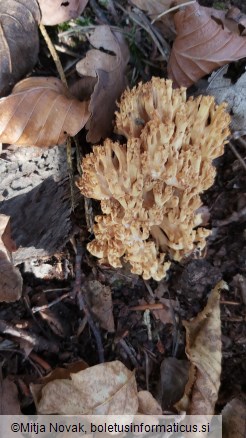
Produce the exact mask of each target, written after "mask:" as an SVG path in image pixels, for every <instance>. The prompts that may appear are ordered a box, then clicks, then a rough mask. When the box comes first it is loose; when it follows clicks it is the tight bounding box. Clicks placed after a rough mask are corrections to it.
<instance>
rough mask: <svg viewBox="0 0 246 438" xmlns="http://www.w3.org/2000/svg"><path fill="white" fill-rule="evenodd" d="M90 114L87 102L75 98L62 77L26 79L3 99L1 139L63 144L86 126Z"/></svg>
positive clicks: (0, 123) (33, 144)
mask: <svg viewBox="0 0 246 438" xmlns="http://www.w3.org/2000/svg"><path fill="white" fill-rule="evenodd" d="M88 117H89V112H88V102H80V101H78V100H77V99H75V98H74V97H73V96H72V95H71V94H70V93H69V91H68V90H67V89H66V87H65V86H64V85H63V84H62V82H61V81H60V80H59V79H56V78H52V77H49V78H35V77H34V78H28V79H24V80H23V81H21V82H19V83H18V84H16V86H15V87H14V89H13V91H12V94H11V95H10V96H7V97H3V98H2V99H0V142H2V143H9V144H16V145H28V146H29V145H32V146H41V147H42V146H48V147H49V146H54V145H56V144H62V143H63V142H64V141H65V140H66V138H67V137H68V136H69V135H70V136H74V135H76V134H77V133H78V132H79V131H80V130H81V129H82V128H83V127H84V125H85V123H86V122H87V120H88Z"/></svg>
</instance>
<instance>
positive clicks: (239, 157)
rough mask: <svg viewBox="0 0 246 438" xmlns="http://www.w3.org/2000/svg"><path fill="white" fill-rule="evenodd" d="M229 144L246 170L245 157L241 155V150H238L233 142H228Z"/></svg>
mask: <svg viewBox="0 0 246 438" xmlns="http://www.w3.org/2000/svg"><path fill="white" fill-rule="evenodd" d="M228 145H229V147H230V149H231V150H232V152H233V153H234V155H235V156H236V157H237V159H238V161H239V162H240V163H241V165H242V167H243V168H244V170H246V163H245V161H244V159H243V158H242V157H241V155H240V154H239V152H238V151H237V150H236V148H235V146H234V145H233V144H232V142H231V141H229V142H228Z"/></svg>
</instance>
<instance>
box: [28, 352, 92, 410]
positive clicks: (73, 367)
mask: <svg viewBox="0 0 246 438" xmlns="http://www.w3.org/2000/svg"><path fill="white" fill-rule="evenodd" d="M88 367H89V365H87V363H86V362H84V361H83V360H80V361H79V362H74V363H70V364H68V366H67V368H55V369H54V370H53V371H51V372H50V373H49V374H47V376H45V377H42V378H41V379H39V380H38V383H35V384H31V385H30V391H31V393H32V396H33V399H34V402H35V405H36V406H38V403H39V402H40V400H41V397H42V388H43V387H44V386H45V385H46V384H47V383H49V382H53V381H54V380H60V379H70V376H71V374H72V373H78V372H80V371H82V370H85V369H86V368H88Z"/></svg>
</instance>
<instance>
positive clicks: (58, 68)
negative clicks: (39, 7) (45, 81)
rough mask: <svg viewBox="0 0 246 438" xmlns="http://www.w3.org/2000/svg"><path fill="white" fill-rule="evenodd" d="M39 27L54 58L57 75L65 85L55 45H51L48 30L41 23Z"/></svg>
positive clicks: (65, 81)
mask: <svg viewBox="0 0 246 438" xmlns="http://www.w3.org/2000/svg"><path fill="white" fill-rule="evenodd" d="M39 28H40V32H41V33H42V35H43V37H44V40H45V42H46V44H47V46H48V49H49V51H50V54H51V56H52V58H53V60H54V63H55V65H56V68H57V71H58V73H59V76H60V78H61V81H62V83H63V84H64V85H65V86H66V87H67V80H66V76H65V74H64V71H63V67H62V65H61V61H60V58H59V56H58V55H57V52H56V49H55V47H54V45H53V43H52V41H51V39H50V37H49V35H48V32H47V30H46V29H45V27H44V25H43V24H40V25H39Z"/></svg>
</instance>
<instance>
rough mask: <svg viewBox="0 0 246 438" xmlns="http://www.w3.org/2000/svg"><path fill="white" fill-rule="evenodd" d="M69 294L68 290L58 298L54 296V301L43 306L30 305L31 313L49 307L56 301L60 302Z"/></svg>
mask: <svg viewBox="0 0 246 438" xmlns="http://www.w3.org/2000/svg"><path fill="white" fill-rule="evenodd" d="M69 296H71V293H69V292H68V293H66V294H64V295H61V296H60V297H59V298H56V299H55V300H54V301H51V302H50V303H47V304H43V306H36V307H32V309H31V310H32V313H37V312H42V311H43V310H46V309H49V308H50V307H52V306H54V305H55V304H57V303H60V301H62V300H64V298H67V297H69Z"/></svg>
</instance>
